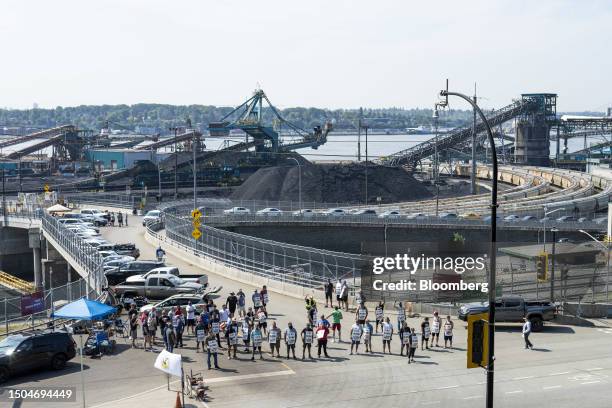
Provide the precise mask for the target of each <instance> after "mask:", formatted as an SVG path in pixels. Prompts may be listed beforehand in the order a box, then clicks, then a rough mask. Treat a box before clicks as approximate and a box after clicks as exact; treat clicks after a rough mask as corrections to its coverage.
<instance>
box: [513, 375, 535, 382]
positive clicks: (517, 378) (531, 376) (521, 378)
mask: <svg viewBox="0 0 612 408" xmlns="http://www.w3.org/2000/svg"><path fill="white" fill-rule="evenodd" d="M530 378H535V377H534V376H533V375H529V376H527V377H514V378H513V380H515V381H518V380H528V379H530Z"/></svg>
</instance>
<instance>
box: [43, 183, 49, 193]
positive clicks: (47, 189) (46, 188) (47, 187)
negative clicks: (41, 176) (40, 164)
mask: <svg viewBox="0 0 612 408" xmlns="http://www.w3.org/2000/svg"><path fill="white" fill-rule="evenodd" d="M44 189H45V193H48V192H49V190H50V188H49V185H48V184H45V187H44Z"/></svg>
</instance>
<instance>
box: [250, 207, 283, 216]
mask: <svg viewBox="0 0 612 408" xmlns="http://www.w3.org/2000/svg"><path fill="white" fill-rule="evenodd" d="M282 213H283V212H282V211H281V210H279V209H278V208H274V207H268V208H264V209H263V210H259V211H257V212H256V213H255V214H257V215H261V216H266V217H269V216H272V217H276V216H279V215H282Z"/></svg>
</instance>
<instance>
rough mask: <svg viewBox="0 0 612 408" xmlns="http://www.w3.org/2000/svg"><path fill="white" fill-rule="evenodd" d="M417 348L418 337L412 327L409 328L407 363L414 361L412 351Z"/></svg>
mask: <svg viewBox="0 0 612 408" xmlns="http://www.w3.org/2000/svg"><path fill="white" fill-rule="evenodd" d="M417 348H419V337H418V336H417V334H416V333H415V332H414V327H413V328H412V329H410V352H409V354H408V364H410V363H411V362H412V363H414V353H415V352H416V349H417Z"/></svg>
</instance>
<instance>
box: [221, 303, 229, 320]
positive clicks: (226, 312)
mask: <svg viewBox="0 0 612 408" xmlns="http://www.w3.org/2000/svg"><path fill="white" fill-rule="evenodd" d="M227 319H229V310H228V309H227V306H225V305H223V306H221V310H219V320H220V321H221V322H227Z"/></svg>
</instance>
